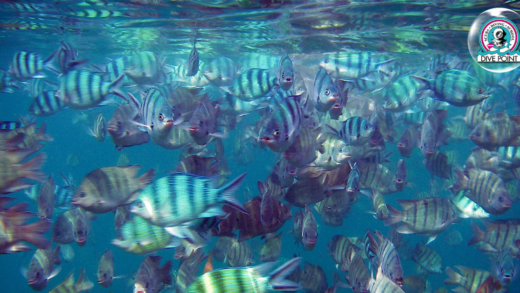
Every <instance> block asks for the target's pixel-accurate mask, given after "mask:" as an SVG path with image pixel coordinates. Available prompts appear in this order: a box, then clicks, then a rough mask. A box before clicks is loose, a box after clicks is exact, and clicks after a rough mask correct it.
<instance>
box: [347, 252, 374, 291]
mask: <svg viewBox="0 0 520 293" xmlns="http://www.w3.org/2000/svg"><path fill="white" fill-rule="evenodd" d="M341 267H342V271H345V270H346V271H347V272H348V276H346V277H345V280H347V282H348V284H349V285H350V286H351V287H352V291H353V292H354V293H366V292H367V287H368V281H369V279H370V276H369V275H368V269H367V266H366V264H365V261H364V260H363V258H362V257H361V255H360V254H359V253H356V252H354V256H353V257H350V256H348V257H346V258H345V262H344V263H343V264H342V266H341Z"/></svg>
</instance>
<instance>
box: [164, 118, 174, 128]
mask: <svg viewBox="0 0 520 293" xmlns="http://www.w3.org/2000/svg"><path fill="white" fill-rule="evenodd" d="M163 125H164V126H166V127H171V126H173V119H168V120H166V121H164V122H163Z"/></svg>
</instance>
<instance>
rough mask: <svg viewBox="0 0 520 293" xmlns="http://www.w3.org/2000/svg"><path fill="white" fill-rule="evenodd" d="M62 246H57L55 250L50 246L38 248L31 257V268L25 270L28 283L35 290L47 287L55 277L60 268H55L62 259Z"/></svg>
mask: <svg viewBox="0 0 520 293" xmlns="http://www.w3.org/2000/svg"><path fill="white" fill-rule="evenodd" d="M59 253H60V246H59V245H58V246H56V248H55V249H54V251H53V250H52V249H51V248H50V247H49V248H48V249H38V250H37V251H36V253H35V254H34V256H33V258H32V259H31V264H30V265H29V269H28V270H27V271H26V272H25V278H26V279H27V283H28V284H29V286H31V288H32V289H33V290H35V291H41V290H43V289H45V287H47V284H48V282H49V280H50V279H52V278H53V277H55V276H56V275H57V274H58V273H59V272H60V268H59V267H58V268H54V265H59V264H60V263H61V259H60V256H59Z"/></svg>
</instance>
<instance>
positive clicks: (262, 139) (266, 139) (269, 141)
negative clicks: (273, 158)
mask: <svg viewBox="0 0 520 293" xmlns="http://www.w3.org/2000/svg"><path fill="white" fill-rule="evenodd" d="M258 141H259V142H261V143H264V144H266V145H273V144H274V143H275V141H274V139H271V138H270V137H269V136H262V137H259V138H258Z"/></svg>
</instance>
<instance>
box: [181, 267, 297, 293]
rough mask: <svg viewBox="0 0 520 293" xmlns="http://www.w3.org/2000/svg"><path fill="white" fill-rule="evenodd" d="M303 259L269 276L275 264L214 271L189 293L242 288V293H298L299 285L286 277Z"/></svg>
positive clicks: (203, 277) (196, 284)
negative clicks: (271, 292)
mask: <svg viewBox="0 0 520 293" xmlns="http://www.w3.org/2000/svg"><path fill="white" fill-rule="evenodd" d="M300 260H301V258H294V259H292V260H290V261H288V262H286V263H285V264H283V265H282V266H281V267H279V268H278V269H276V270H275V271H273V272H272V273H270V274H269V275H267V273H266V271H267V270H268V269H270V268H272V266H273V263H265V264H261V265H259V266H256V267H249V268H228V269H220V270H213V271H211V272H207V273H205V274H204V275H202V276H200V277H199V278H197V280H195V282H193V283H192V284H191V285H190V286H189V287H188V289H187V290H186V292H187V293H195V292H197V293H206V292H214V293H224V292H232V290H235V289H236V288H242V289H241V291H242V292H258V293H263V292H268V291H282V290H283V291H297V290H299V289H300V286H299V285H298V284H297V283H294V282H292V281H289V280H286V279H285V277H286V276H287V275H289V274H290V273H291V272H292V271H293V270H295V269H296V268H297V267H298V265H299V263H300Z"/></svg>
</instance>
